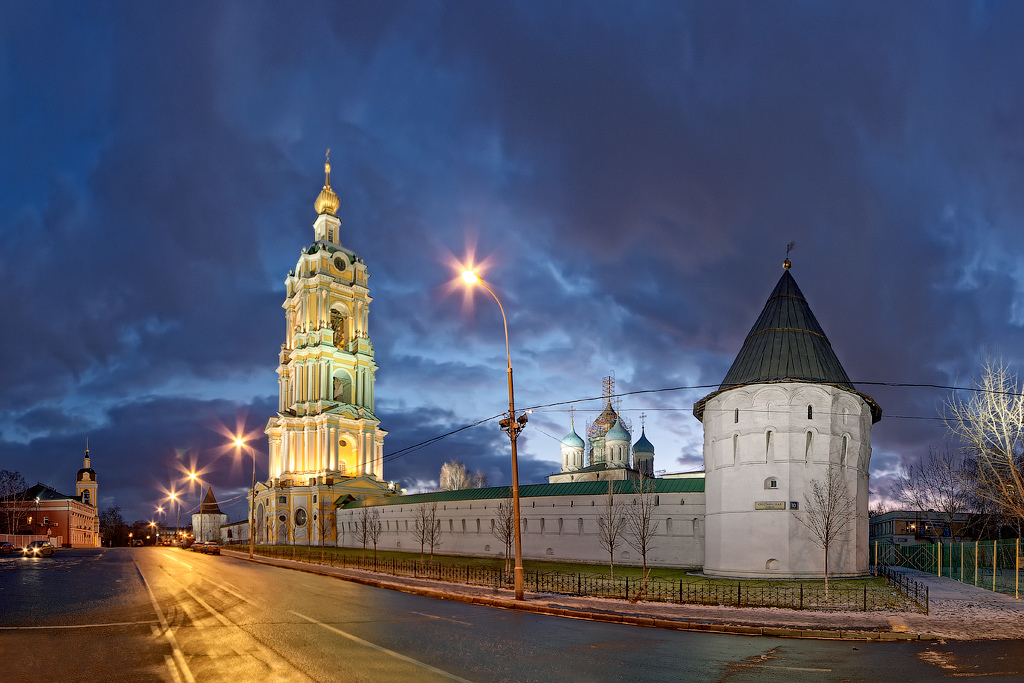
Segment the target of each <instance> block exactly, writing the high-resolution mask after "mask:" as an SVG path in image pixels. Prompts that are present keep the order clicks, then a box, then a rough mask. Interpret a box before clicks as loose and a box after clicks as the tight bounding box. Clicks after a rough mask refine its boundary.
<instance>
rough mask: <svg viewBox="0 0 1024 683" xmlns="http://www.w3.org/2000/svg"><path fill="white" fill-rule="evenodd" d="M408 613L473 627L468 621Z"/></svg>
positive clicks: (422, 613)
mask: <svg viewBox="0 0 1024 683" xmlns="http://www.w3.org/2000/svg"><path fill="white" fill-rule="evenodd" d="M409 611H410V612H412V613H413V614H418V615H420V616H421V617H426V618H428V619H442V620H444V621H451V622H454V623H456V624H462V625H463V626H472V625H473V624H471V623H469V622H468V621H459V620H458V619H452V618H451V617H439V616H437V615H436V614H426V613H424V612H415V611H413V610H409Z"/></svg>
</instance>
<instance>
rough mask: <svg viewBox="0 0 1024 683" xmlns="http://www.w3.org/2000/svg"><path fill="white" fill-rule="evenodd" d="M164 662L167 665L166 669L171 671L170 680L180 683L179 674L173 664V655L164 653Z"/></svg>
mask: <svg viewBox="0 0 1024 683" xmlns="http://www.w3.org/2000/svg"><path fill="white" fill-rule="evenodd" d="M164 663H165V664H166V665H167V670H168V671H170V672H171V680H173V681H174V682H175V683H181V675H180V674H179V673H178V667H176V666H174V657H172V656H170V655H164Z"/></svg>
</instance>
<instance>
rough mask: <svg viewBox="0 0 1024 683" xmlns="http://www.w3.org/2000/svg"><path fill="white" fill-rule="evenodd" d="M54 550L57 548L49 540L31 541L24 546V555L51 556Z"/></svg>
mask: <svg viewBox="0 0 1024 683" xmlns="http://www.w3.org/2000/svg"><path fill="white" fill-rule="evenodd" d="M55 552H57V549H56V548H54V547H53V544H52V543H50V542H49V541H32V542H31V543H29V544H28V545H27V546H26V547H25V557H43V556H44V555H49V556H50V557H53V554H54V553H55Z"/></svg>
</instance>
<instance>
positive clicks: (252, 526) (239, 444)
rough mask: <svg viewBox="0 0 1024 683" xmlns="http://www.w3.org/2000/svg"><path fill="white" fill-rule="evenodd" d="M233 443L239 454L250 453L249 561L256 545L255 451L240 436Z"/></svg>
mask: <svg viewBox="0 0 1024 683" xmlns="http://www.w3.org/2000/svg"><path fill="white" fill-rule="evenodd" d="M233 441H234V444H235V448H236V449H237V450H238V451H239V452H241V451H242V449H244V448H249V450H250V451H251V452H252V489H251V490H250V491H249V559H250V560H251V559H252V553H253V547H254V544H255V543H256V449H255V448H250V447H248V446H246V444H245V439H243V438H242V437H240V436H236V437H235V438H234V439H233Z"/></svg>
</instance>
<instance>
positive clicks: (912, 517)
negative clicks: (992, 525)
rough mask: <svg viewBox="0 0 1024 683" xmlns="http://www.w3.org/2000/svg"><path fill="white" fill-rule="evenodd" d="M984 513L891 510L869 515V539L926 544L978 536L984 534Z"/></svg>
mask: <svg viewBox="0 0 1024 683" xmlns="http://www.w3.org/2000/svg"><path fill="white" fill-rule="evenodd" d="M986 517H987V515H975V514H968V513H964V512H961V513H957V514H954V515H952V516H949V515H945V514H942V513H939V512H923V511H920V510H893V511H892V512H886V513H885V514H881V515H875V516H874V517H872V518H871V523H870V532H869V533H870V538H871V542H872V543H874V542H876V541H877V542H879V543H888V544H892V545H928V544H932V543H936V542H939V541H941V542H943V543H954V542H959V541H963V540H971V541H974V540H977V539H978V538H979V534H981V535H984V532H985V524H984V522H985V521H986V519H985V518H986Z"/></svg>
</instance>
